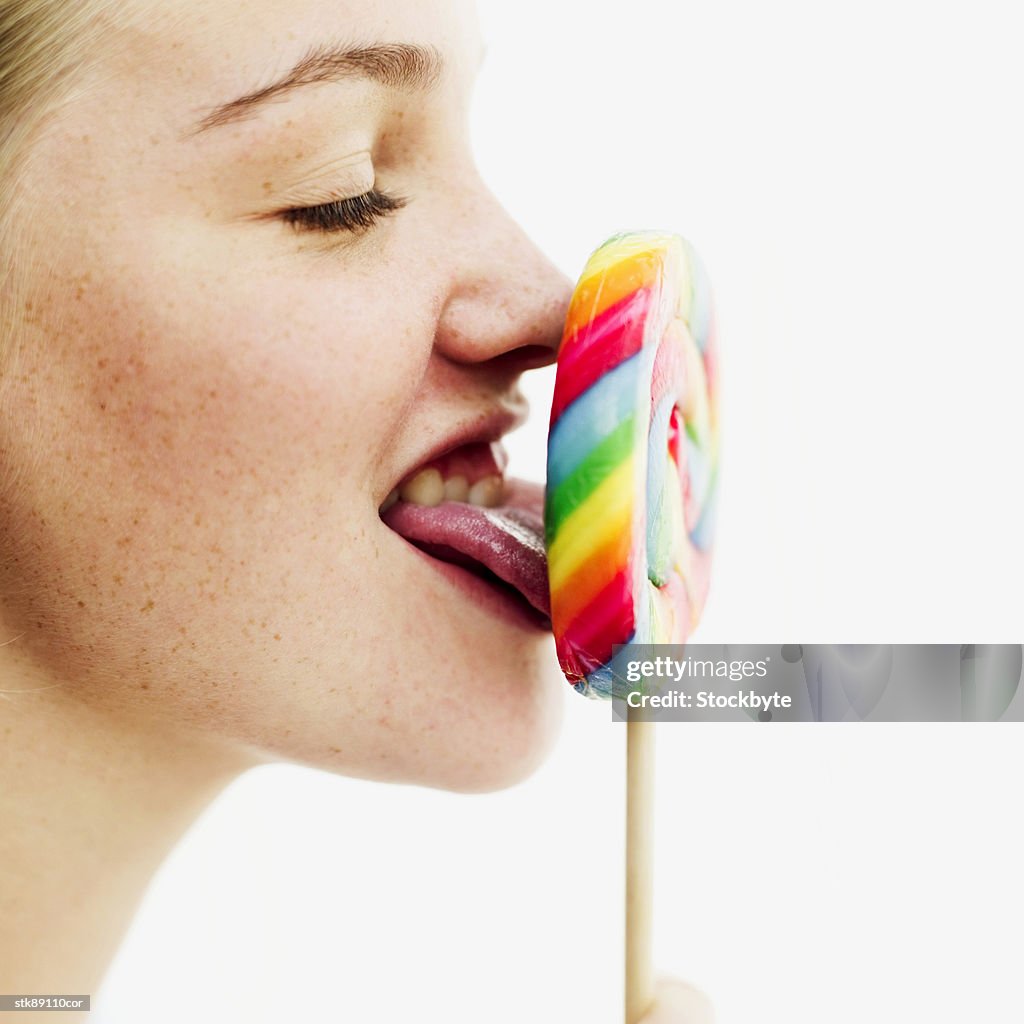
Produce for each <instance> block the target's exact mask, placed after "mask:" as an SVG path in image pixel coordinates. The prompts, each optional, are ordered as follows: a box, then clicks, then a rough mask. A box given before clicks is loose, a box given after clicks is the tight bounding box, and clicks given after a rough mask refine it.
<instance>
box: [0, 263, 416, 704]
mask: <svg viewBox="0 0 1024 1024" xmlns="http://www.w3.org/2000/svg"><path fill="white" fill-rule="evenodd" d="M137 265H139V266H144V265H145V264H144V263H143V262H142V261H141V259H140V260H139V262H138V264H137ZM216 280H217V275H216V274H215V273H213V272H210V273H208V274H201V273H197V274H195V275H194V280H189V279H183V278H181V277H177V278H176V277H175V276H174V274H173V273H172V272H171V268H168V267H165V268H163V272H162V273H159V274H158V273H156V272H155V271H154V272H151V273H150V275H149V276H148V277H143V276H141V274H140V272H137V271H136V272H122V273H120V274H113V273H112V274H111V275H110V279H109V280H103V279H102V277H101V275H100V273H99V271H98V270H95V269H94V270H93V271H92V272H91V273H90V274H89V275H87V276H86V275H82V274H79V273H69V274H66V275H65V276H64V278H63V279H60V278H58V277H55V278H54V284H53V288H52V290H51V294H50V295H49V296H47V297H44V301H42V302H41V303H40V304H39V306H40V308H44V309H47V310H48V311H49V313H48V317H49V318H48V319H43V320H41V321H39V322H38V323H37V324H36V325H35V327H36V328H37V330H38V334H34V335H32V336H30V337H29V336H27V337H26V342H27V344H26V345H25V347H24V351H23V359H22V367H23V370H24V372H23V374H22V382H21V384H20V385H19V386H18V389H17V394H16V395H14V401H13V402H12V403H10V404H9V405H7V406H6V408H7V409H8V410H9V413H10V415H9V416H8V415H6V414H5V420H6V422H4V424H3V430H4V434H5V437H6V438H8V439H9V440H10V441H11V445H10V448H11V458H12V459H13V460H14V461H15V462H17V463H20V466H21V473H20V476H21V479H22V485H21V487H20V488H19V491H18V497H17V499H16V500H15V499H14V497H13V495H12V496H10V498H9V505H8V507H7V508H6V509H5V511H4V529H5V532H6V533H7V535H8V537H7V543H8V544H9V545H10V546H11V548H13V549H14V550H13V555H14V557H15V559H16V561H17V565H18V566H20V567H21V568H19V569H17V570H12V573H13V572H17V573H19V574H20V576H19V578H18V579H17V580H16V581H15V580H14V579H12V578H11V577H10V576H9V578H8V580H7V582H8V583H11V584H12V586H11V587H9V588H8V589H7V590H6V593H8V594H11V593H15V592H17V593H20V594H21V595H22V600H23V604H22V607H21V618H22V620H24V621H28V620H29V619H31V620H32V622H33V623H34V624H35V626H34V629H35V630H36V631H37V633H38V638H37V641H36V642H37V644H38V645H40V646H41V649H42V648H45V652H44V653H45V655H46V657H47V660H48V661H50V662H51V663H52V664H54V665H56V666H58V667H59V668H60V669H61V670H63V671H65V672H67V673H68V674H71V675H73V677H74V678H76V679H78V680H80V681H81V683H80V685H81V686H82V687H85V686H87V685H88V681H89V680H90V679H93V680H94V681H95V682H96V684H97V685H96V691H97V695H102V696H104V697H110V696H111V695H112V694H113V692H115V691H116V689H117V688H118V687H119V686H120V685H121V684H122V683H123V682H124V680H126V679H129V678H130V679H133V680H135V681H137V683H138V686H139V687H141V686H142V685H143V684H145V685H146V686H147V687H149V688H150V689H153V688H160V687H169V686H170V685H171V684H170V683H169V682H168V680H173V681H174V683H175V685H176V687H177V689H178V696H179V697H180V696H181V688H182V685H187V686H188V687H189V688H190V689H189V690H188V691H186V692H187V693H192V694H195V695H196V696H197V697H199V696H201V698H202V704H201V707H202V708H203V709H207V708H208V704H209V701H210V700H212V699H216V700H217V701H218V702H222V701H223V699H224V698H223V697H222V696H221V694H224V693H225V691H226V690H229V688H230V686H231V680H232V679H235V680H241V679H246V680H251V679H252V678H253V677H254V676H260V675H265V674H267V672H268V669H269V670H270V671H278V672H284V671H286V670H285V669H284V668H283V667H282V666H283V665H284V664H285V663H286V662H290V663H291V666H292V667H294V666H296V665H300V664H305V665H312V664H313V663H315V662H316V661H317V654H316V643H312V644H311V643H309V640H310V639H311V638H312V639H316V630H317V629H318V628H319V627H318V625H317V620H318V619H322V618H323V615H324V609H325V603H326V601H327V597H328V595H330V596H331V598H332V599H333V600H334V601H335V602H336V601H337V600H338V596H339V595H344V598H345V601H346V603H347V602H350V601H351V602H356V601H360V600H362V601H363V603H364V604H366V602H367V600H368V599H369V598H368V596H366V595H363V594H362V591H363V590H364V588H365V583H364V582H363V581H364V580H365V578H366V575H367V574H366V571H365V569H366V566H367V564H368V563H370V562H371V561H372V559H373V556H374V550H373V544H372V538H370V537H368V536H367V530H366V524H367V522H368V517H369V515H370V514H372V511H373V506H372V504H371V497H370V495H369V494H368V479H369V477H370V471H371V470H372V468H373V467H374V465H375V464H376V462H377V461H378V460H379V454H380V450H381V448H382V446H383V445H384V444H385V443H386V441H387V438H388V436H389V434H390V431H391V427H392V423H393V421H394V417H396V416H397V415H398V414H399V413H400V412H401V411H402V409H403V408H404V406H405V404H406V403H407V402H408V401H409V400H410V399H411V397H412V395H413V394H414V392H415V388H416V379H417V374H418V373H420V372H421V367H422V364H423V362H424V360H425V355H424V354H423V352H422V349H424V348H425V350H426V352H427V353H428V352H429V338H428V340H427V342H426V344H425V345H424V343H423V342H422V334H423V332H422V330H421V329H420V328H418V327H417V325H416V324H415V322H411V323H410V324H409V325H407V326H404V327H403V326H401V324H402V319H401V313H402V310H401V309H400V308H396V305H395V303H394V301H393V300H392V299H391V298H390V296H387V295H385V294H383V293H382V292H375V291H374V290H373V289H372V288H366V287H363V288H360V289H358V290H357V289H349V290H348V292H346V291H345V290H344V289H342V288H341V287H334V288H333V289H330V290H328V289H325V288H323V287H320V288H318V289H315V290H313V289H311V288H310V287H309V286H308V284H305V283H303V282H300V281H289V280H287V279H286V278H284V277H281V278H277V279H266V278H264V279H262V280H257V279H251V280H250V281H248V282H247V284H245V285H243V286H238V287H236V288H235V289H234V290H231V291H229V290H227V289H226V288H225V287H223V286H220V287H214V286H213V285H212V284H202V283H199V284H196V283H195V282H196V281H198V282H213V281H216ZM380 287H381V286H379V285H378V286H377V288H380ZM68 295H71V296H73V297H74V301H73V302H70V303H69V302H68V300H67V298H66V296H68ZM62 302H63V306H62V305H61V303H62ZM385 322H386V323H388V324H389V330H388V331H387V333H385V331H384V330H383V324H384V323H385ZM396 324H397V325H399V326H398V327H397V328H396V326H395V325H396ZM19 410H20V412H21V413H24V414H25V415H24V416H23V417H20V420H21V422H19V416H18V414H17V411H19ZM9 568H10V564H9ZM311 628H312V629H313V630H314V633H313V635H312V636H311V632H310V631H311ZM286 651H287V654H286ZM275 665H277V666H278V667H277V668H276V669H275V668H273V666H275ZM114 680H116V681H117V686H116V687H114V688H113V689H112V688H111V682H112V681H114ZM183 680H188V682H187V684H185V683H183V682H182V681H183ZM197 680H214V681H215V682H216V684H217V686H218V687H219V688H220V693H219V694H217V695H212V696H211V694H210V693H209V691H208V689H207V690H206V691H204V692H202V693H201V694H200V692H199V691H200V690H201V689H202V688H201V687H198V686H197V685H196V682H197ZM199 706H200V705H198V704H197V707H199ZM204 713H205V711H204Z"/></svg>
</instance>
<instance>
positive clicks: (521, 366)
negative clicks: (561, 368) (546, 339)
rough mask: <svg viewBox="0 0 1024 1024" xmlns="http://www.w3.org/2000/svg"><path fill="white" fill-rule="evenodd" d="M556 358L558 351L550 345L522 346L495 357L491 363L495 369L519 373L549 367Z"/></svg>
mask: <svg viewBox="0 0 1024 1024" xmlns="http://www.w3.org/2000/svg"><path fill="white" fill-rule="evenodd" d="M557 358H558V350H557V348H556V347H552V346H551V345H522V346H520V347H519V348H513V349H510V350H509V351H508V352H502V353H501V355H498V356H495V357H494V358H493V359H492V360H491V363H492V364H493V365H494V366H497V367H508V368H509V369H510V370H515V371H517V372H519V373H525V372H526V371H527V370H536V369H538V368H539V367H541V366H550V365H551V364H552V363H554V361H555V360H556V359H557Z"/></svg>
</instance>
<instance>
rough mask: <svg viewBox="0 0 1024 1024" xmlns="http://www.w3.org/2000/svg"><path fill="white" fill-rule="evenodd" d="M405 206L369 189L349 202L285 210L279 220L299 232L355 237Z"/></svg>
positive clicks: (398, 198) (338, 201)
mask: <svg viewBox="0 0 1024 1024" xmlns="http://www.w3.org/2000/svg"><path fill="white" fill-rule="evenodd" d="M407 202H408V200H407V199H404V198H403V197H402V196H396V195H391V194H390V193H388V192H381V191H380V190H379V189H376V188H371V189H370V191H369V192H364V193H363V194H362V195H361V196H353V197H352V198H350V199H337V200H335V201H334V202H333V203H324V204H323V205H321V206H303V207H296V208H295V209H292V210H285V211H284V213H283V214H282V217H283V218H284V220H285V221H286V222H287V223H289V224H294V225H295V226H296V227H298V228H299V229H300V230H302V231H323V232H337V231H350V232H352V233H354V234H358V233H361V232H363V231H369V229H370V228H372V227H373V226H374V224H376V223H377V221H379V220H381V219H382V218H383V217H387V216H389V215H390V214H392V213H394V212H395V211H396V210H400V209H401V208H402V207H403V206H405V204H406V203H407Z"/></svg>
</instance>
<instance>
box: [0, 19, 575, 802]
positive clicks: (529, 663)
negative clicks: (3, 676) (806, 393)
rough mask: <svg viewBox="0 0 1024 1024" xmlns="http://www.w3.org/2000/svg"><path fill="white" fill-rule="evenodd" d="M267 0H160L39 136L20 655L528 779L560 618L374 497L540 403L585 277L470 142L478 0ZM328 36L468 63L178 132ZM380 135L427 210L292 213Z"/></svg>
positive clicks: (3, 591)
mask: <svg viewBox="0 0 1024 1024" xmlns="http://www.w3.org/2000/svg"><path fill="white" fill-rule="evenodd" d="M242 6H243V7H244V9H245V12H247V13H246V15H245V17H242V16H241V15H240V11H239V7H238V5H224V4H221V3H218V2H216V0H185V2H184V3H181V4H176V5H174V12H175V16H174V17H171V16H169V14H168V9H167V8H166V7H163V6H160V7H156V6H155V5H152V4H148V3H142V2H139V3H137V4H136V5H134V7H133V8H132V10H133V11H134V13H135V15H136V17H135V19H134V20H133V21H130V22H129V21H125V22H123V23H121V22H119V23H117V24H116V25H115V26H112V31H111V33H110V34H109V39H108V44H109V52H107V53H105V54H104V56H103V59H102V60H101V61H100V62H99V64H98V66H97V69H96V70H95V72H93V73H91V74H90V75H89V76H87V77H86V78H85V79H84V80H83V82H82V87H81V88H80V89H78V90H77V91H76V92H75V93H74V94H73V95H72V96H71V98H70V99H69V100H68V101H67V103H66V105H65V106H64V108H63V109H62V110H61V112H60V114H59V116H57V117H56V118H55V119H54V120H53V121H52V122H51V124H50V125H49V127H48V131H47V133H46V134H45V135H44V136H43V137H42V138H41V139H40V140H39V141H38V143H37V144H36V146H35V147H34V149H33V151H32V153H31V157H30V160H29V164H28V166H27V173H26V177H25V182H26V183H27V185H26V187H25V190H24V194H25V202H24V204H23V205H22V206H21V207H20V208H19V211H18V215H19V217H22V218H24V219H25V220H24V224H25V225H26V226H27V227H26V230H27V237H28V240H29V245H30V248H31V250H32V253H33V259H31V260H26V261H24V263H23V264H22V265H21V266H20V268H19V272H20V273H22V274H23V275H25V281H26V283H27V285H28V287H29V289H30V295H31V298H30V302H29V303H28V304H27V305H25V306H24V308H23V309H21V310H20V311H19V315H18V318H17V322H16V324H15V331H14V336H13V341H12V344H11V346H10V348H9V350H8V351H6V352H4V353H3V359H4V364H5V369H7V370H8V372H7V373H6V375H5V377H4V381H3V386H2V388H0V448H2V450H3V466H2V470H0V545H2V551H3V553H4V558H3V564H2V567H0V595H2V597H0V626H2V628H3V634H4V638H6V637H11V636H15V635H19V636H20V639H19V640H18V641H17V644H15V645H10V646H8V647H5V648H0V657H2V658H4V659H7V664H9V665H10V666H21V667H23V668H24V667H25V666H28V665H31V667H32V673H33V678H49V679H52V680H54V681H61V682H63V683H65V684H66V685H67V687H68V689H69V691H70V692H73V693H74V695H75V699H76V700H80V701H82V702H85V703H88V704H89V705H90V706H91V707H92V708H93V709H99V710H102V711H105V712H109V713H111V714H124V715H130V716H132V717H133V718H137V719H138V721H139V722H144V723H147V724H148V725H152V724H153V723H159V725H160V726H161V727H166V728H167V729H185V730H189V731H192V732H195V733H202V734H205V735H207V736H209V737H210V738H213V739H214V740H216V741H220V742H223V743H224V744H226V745H233V746H236V747H238V748H243V749H246V750H250V751H251V752H252V756H253V757H254V759H255V758H264V757H282V758H287V759H294V760H297V761H301V762H304V763H309V764H315V765H319V766H322V767H325V768H328V769H331V770H335V771H339V772H345V773H349V774H353V775H358V776H365V777H372V778H380V779H393V780H401V781H412V782H420V783H424V784H427V785H435V786H444V787H450V788H455V789H467V790H475V789H486V788H491V787H495V786H501V785H505V784H508V783H510V782H513V781H515V780H517V779H518V778H521V777H522V776H523V775H524V774H526V773H527V772H528V771H529V770H531V769H532V768H533V767H534V765H535V764H536V763H537V761H538V759H539V758H540V757H541V756H542V754H543V752H544V751H545V749H546V748H547V746H548V745H549V743H550V740H551V737H552V735H553V729H554V727H555V724H556V719H557V711H556V709H557V708H558V706H559V705H560V702H561V686H562V684H561V682H560V678H559V677H558V675H557V671H556V670H555V668H554V667H553V666H554V660H553V653H552V650H551V647H550V639H549V638H546V637H544V636H543V635H541V634H539V633H536V632H529V631H527V630H525V629H524V628H523V627H521V626H519V625H515V624H513V623H512V622H510V621H507V620H505V619H503V618H501V617H499V616H498V615H496V614H494V613H492V612H491V611H488V610H486V609H483V608H480V607H478V605H477V604H476V603H474V602H473V601H472V600H471V599H470V598H468V597H467V596H466V595H465V594H464V593H463V592H462V591H461V590H460V589H458V588H456V587H454V586H453V585H452V584H451V583H450V582H448V581H447V580H446V579H445V578H444V577H443V576H441V575H440V574H438V573H437V572H436V571H435V570H434V569H433V567H431V566H430V565H429V564H428V563H426V562H425V561H424V560H423V559H422V558H421V557H420V556H419V555H417V554H416V553H415V552H413V551H411V550H410V549H409V548H408V546H407V545H406V543H405V542H404V541H403V540H402V539H401V538H399V537H397V536H396V535H395V534H393V533H391V531H389V530H388V529H387V528H386V527H384V526H383V524H382V523H381V522H380V520H379V518H378V515H377V509H378V506H379V504H380V502H381V501H382V500H383V499H384V497H385V495H387V493H388V491H389V490H390V489H391V488H392V487H393V486H394V485H395V483H396V482H397V481H398V480H399V479H400V478H401V477H402V476H403V475H404V474H405V473H407V472H408V471H409V470H410V469H411V468H413V467H414V466H415V465H417V464H418V463H419V462H421V461H422V460H423V459H424V458H425V457H426V454H427V452H428V450H429V449H430V448H431V447H432V446H433V445H435V444H436V443H437V442H438V441H439V440H441V439H443V438H446V437H448V436H449V435H451V434H452V433H453V431H455V430H457V429H459V428H462V427H465V426H466V425H467V424H470V423H474V424H475V423H478V422H479V421H480V420H481V419H482V418H483V417H485V416H487V415H489V414H491V413H493V412H494V411H496V410H506V411H511V412H515V411H517V410H519V409H520V407H521V398H520V396H519V393H518V390H517V379H518V377H519V375H520V373H521V371H523V370H524V369H525V368H528V367H529V366H533V365H536V364H537V362H538V359H537V349H536V346H545V347H546V348H547V349H548V350H549V351H548V359H550V358H553V356H552V355H551V350H552V349H553V348H554V346H555V345H556V343H557V340H558V336H559V332H560V328H561V323H562V317H563V315H564V310H565V306H566V303H567V301H568V295H569V286H568V282H566V281H565V280H564V278H563V277H562V276H561V275H560V274H559V273H557V272H556V271H555V270H554V269H553V268H552V267H551V265H550V264H549V263H548V262H547V261H546V260H545V259H544V257H543V256H542V255H541V254H540V253H539V252H538V251H537V250H536V249H535V248H534V247H533V246H532V244H531V243H530V242H529V241H528V240H527V239H526V238H525V237H524V235H523V234H522V233H521V231H520V230H519V229H518V227H517V226H516V225H515V224H514V223H513V222H512V221H511V220H510V219H509V218H508V216H507V215H506V214H505V213H504V211H503V210H502V209H501V208H500V206H499V205H498V204H497V202H496V201H495V199H494V198H493V197H492V196H491V195H490V194H489V193H488V192H487V190H486V188H485V187H484V185H483V184H482V183H481V181H480V179H479V178H478V176H477V172H476V170H475V168H474V166H473V164H472V161H471V156H470V149H469V141H468V139H467V137H466V132H465V113H466V106H467V103H468V99H469V94H470V90H471V84H472V77H473V73H474V69H475V64H476V61H477V50H478V45H479V44H478V38H477V35H476V27H475V23H474V20H473V15H472V12H471V11H470V10H468V9H467V8H466V7H465V5H463V4H462V3H456V2H450V3H449V2H435V0H431V2H426V3H425V2H423V0H393V2H387V3H371V2H369V0H362V2H360V0H353V2H350V3H345V4H340V5H339V4H338V3H336V2H334V0H331V2H329V3H328V2H326V0H304V2H302V0H300V2H298V3H295V2H290V3H288V4H283V3H281V2H279V0H256V2H253V3H248V4H244V5H242ZM328 36H341V37H343V38H349V37H358V38H360V39H363V38H366V39H383V40H399V41H409V42H416V43H421V44H425V45H433V46H436V47H437V48H438V49H439V50H440V51H441V52H442V53H443V55H444V56H445V59H446V61H447V62H448V69H447V71H446V72H445V75H444V77H443V78H442V79H441V81H440V82H439V83H438V84H437V85H436V86H435V87H434V88H433V89H431V90H429V91H428V92H425V93H423V94H419V93H408V94H405V93H401V92H398V91H388V90H383V89H381V88H379V87H377V86H372V85H370V84H368V83H365V82H351V83H345V84H330V85H319V86H317V87H315V88H313V89H310V90H307V91H306V93H305V94H301V93H300V94H296V95H295V96H294V97H293V98H290V99H288V100H287V101H281V102H280V103H277V104H275V105H272V106H270V107H268V108H267V109H266V111H265V112H263V113H261V114H260V115H258V116H253V117H251V118H250V119H249V120H247V121H243V122H240V123H238V124H235V125H230V126H224V127H221V128H217V129H215V130H213V131H211V132H209V133H207V134H206V135H202V136H198V137H196V138H194V139H188V140H184V141H183V140H182V139H181V138H179V135H181V134H183V132H184V129H186V128H187V127H188V126H189V125H190V124H191V123H192V122H193V121H194V120H195V119H196V118H197V117H199V116H200V114H201V113H202V112H203V110H204V109H205V108H207V107H208V106H210V105H212V104H214V103H218V102H223V101H225V100H227V99H230V98H232V97H234V96H236V95H238V94H240V93H242V92H245V91H249V90H250V89H251V88H252V87H253V86H254V84H258V83H259V82H261V81H266V80H267V78H268V76H269V71H268V68H269V69H271V70H273V71H275V72H277V73H279V72H280V71H281V70H283V69H284V68H286V67H289V66H290V65H291V64H292V63H294V62H295V61H296V60H297V59H298V57H299V56H301V55H302V53H303V52H304V51H305V50H306V49H307V48H308V47H309V46H310V45H312V44H314V43H317V42H320V41H321V40H322V39H323V38H325V37H328ZM362 150H365V151H366V152H367V153H369V154H370V161H371V165H372V173H373V175H374V176H375V179H376V181H377V182H378V183H379V184H380V185H381V186H382V187H385V188H390V189H392V190H393V191H394V192H396V193H399V194H401V195H402V196H404V197H406V198H407V199H408V200H409V201H408V203H407V205H406V206H405V207H404V208H403V209H401V210H399V211H397V212H396V213H394V214H392V215H391V216H389V217H387V218H385V219H384V220H382V221H380V222H379V223H378V224H377V226H375V227H374V228H373V229H372V230H371V231H369V232H368V233H366V234H365V235H361V236H359V237H353V236H348V235H335V236H317V235H315V234H314V233H312V232H311V233H307V234H300V233H297V232H296V231H295V229H294V228H293V227H292V226H290V225H288V224H286V223H284V222H283V221H282V220H281V219H280V218H279V217H276V216H275V214H276V213H277V212H279V211H281V210H283V209H287V208H288V207H289V206H294V205H314V204H311V203H308V202H305V203H303V202H295V201H294V200H295V199H296V194H297V193H296V190H298V189H299V188H300V186H301V188H307V187H310V183H315V184H316V186H317V188H318V189H319V190H320V191H321V192H330V190H332V189H333V190H334V191H335V192H338V195H337V198H344V197H345V195H346V194H353V193H346V192H345V191H344V189H345V188H346V187H353V186H351V181H350V179H349V178H346V177H345V175H346V174H348V175H351V174H353V173H355V171H354V170H353V166H354V165H352V164H351V161H349V162H348V163H346V158H347V157H349V156H350V155H351V154H353V153H358V152H361V151H362ZM362 166H363V165H359V167H362ZM360 173H362V171H360ZM318 175H319V176H318ZM354 194H358V191H357V192H356V193H354Z"/></svg>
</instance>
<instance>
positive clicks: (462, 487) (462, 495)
mask: <svg viewBox="0 0 1024 1024" xmlns="http://www.w3.org/2000/svg"><path fill="white" fill-rule="evenodd" d="M468 497H469V481H468V480H467V479H466V478H465V477H464V476H450V477H449V478H448V479H447V480H445V482H444V500H445V501H465V500H466V499H467V498H468Z"/></svg>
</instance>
